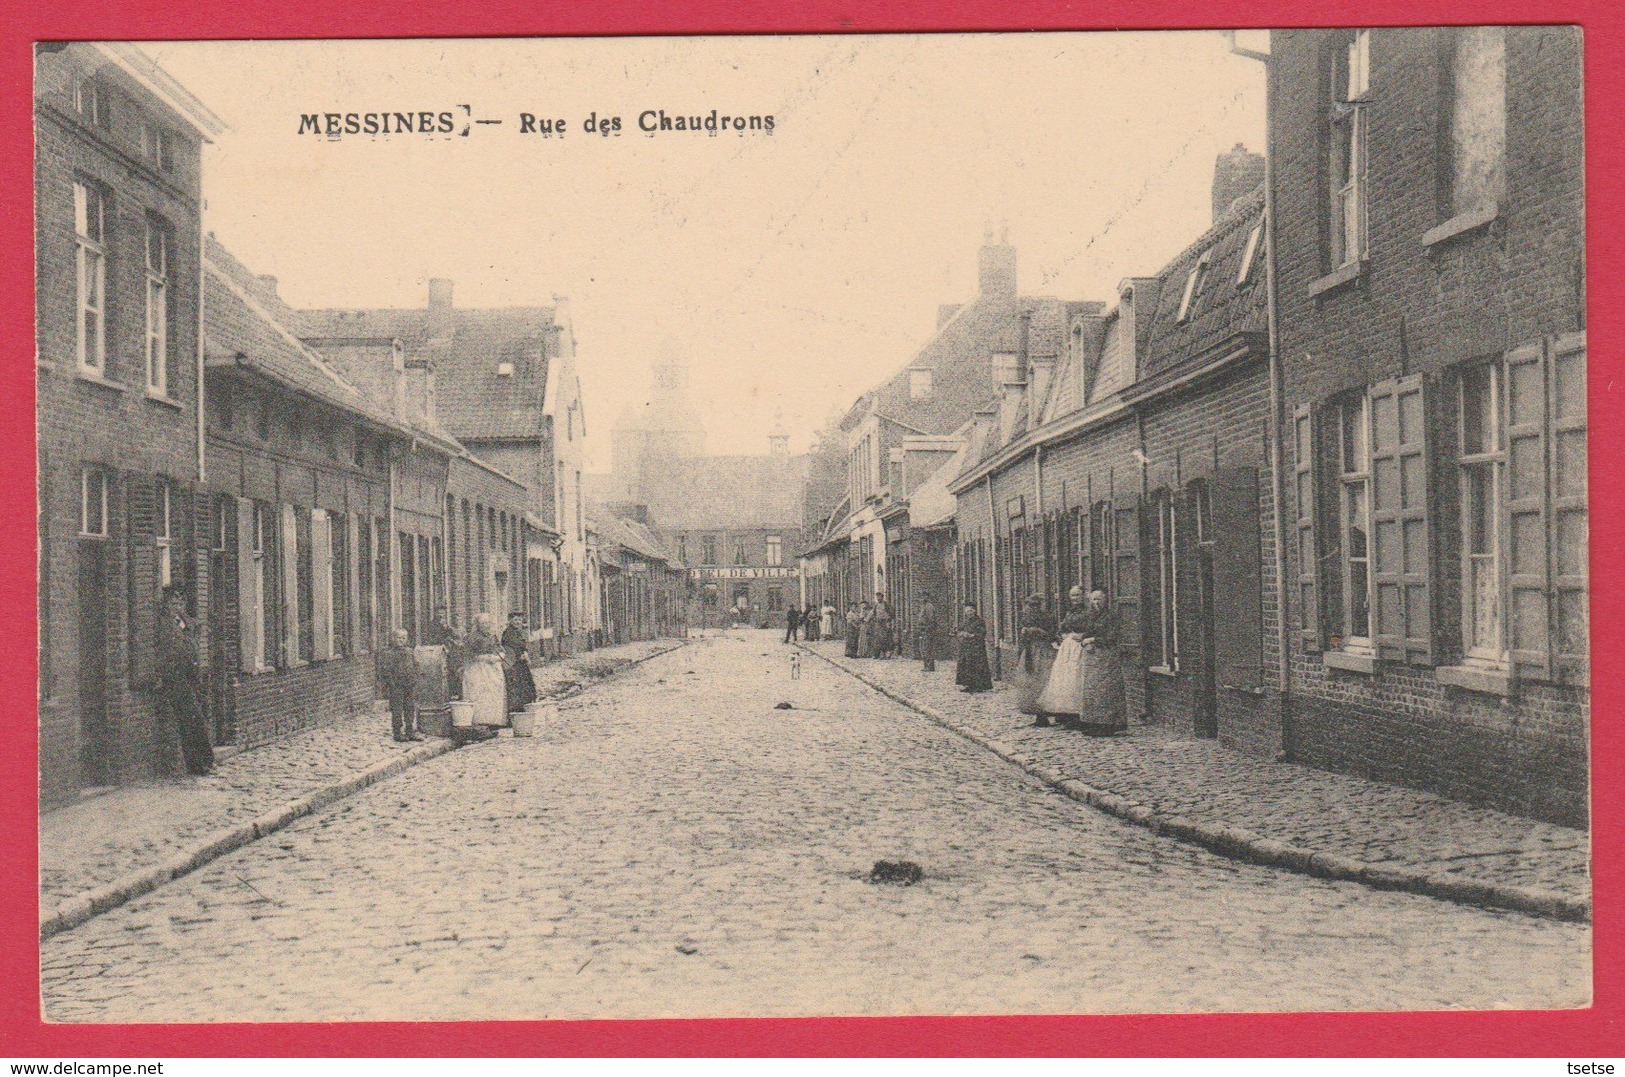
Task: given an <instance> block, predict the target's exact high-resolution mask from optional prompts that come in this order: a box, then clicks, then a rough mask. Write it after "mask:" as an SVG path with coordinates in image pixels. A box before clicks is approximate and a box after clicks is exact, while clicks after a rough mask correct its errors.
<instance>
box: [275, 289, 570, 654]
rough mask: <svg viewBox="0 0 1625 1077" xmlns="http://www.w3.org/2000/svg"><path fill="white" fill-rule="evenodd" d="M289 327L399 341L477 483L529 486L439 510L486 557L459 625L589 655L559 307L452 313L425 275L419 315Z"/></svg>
mask: <svg viewBox="0 0 1625 1077" xmlns="http://www.w3.org/2000/svg"><path fill="white" fill-rule="evenodd" d="M295 319H296V322H297V325H298V327H299V328H298V332H299V334H300V336H301V337H302V338H304V339H305V340H306V341H307V342H308V343H310V344H311V345H312V346H313V347H315V348H316V349H317V350H318V351H323V352H324V353H325V352H327V351H332V350H334V349H337V348H343V347H346V346H349V345H353V344H359V345H364V344H365V342H367V341H391V342H392V341H399V342H400V345H401V361H402V363H403V364H404V366H405V367H406V368H407V369H408V370H423V371H426V372H428V375H429V377H428V378H427V382H426V384H429V385H431V386H432V387H433V389H432V392H433V400H434V405H433V406H434V409H435V415H436V420H437V422H438V423H439V424H441V425H443V426H444V429H445V430H446V431H447V432H449V434H450V435H451V436H452V437H454V438H455V439H456V440H457V442H458V443H460V444H461V445H462V446H464V447H465V448H466V449H467V450H468V452H469V453H470V454H472V456H473V457H474V458H475V460H477V461H478V462H479V464H480V465H481V466H483V467H484V468H485V470H486V471H487V473H488V475H487V478H484V479H480V480H479V481H480V482H482V483H487V484H488V483H489V480H490V476H491V475H495V476H498V477H500V479H501V480H504V481H506V480H511V481H512V482H515V483H518V484H519V485H520V486H522V487H523V488H524V489H525V490H526V492H527V493H526V499H525V501H524V502H523V503H522V504H521V505H515V506H510V507H508V508H504V507H503V506H502V505H501V504H499V503H498V492H497V490H495V489H491V490H488V491H487V494H488V495H489V496H486V497H483V499H482V495H480V494H478V493H474V494H472V495H470V496H464V495H463V494H462V493H461V492H458V491H455V490H454V491H451V492H450V493H449V494H448V496H450V497H451V498H452V502H450V503H448V504H447V505H445V506H440V507H437V508H436V509H435V510H434V513H433V515H434V516H437V517H438V516H441V515H444V514H446V513H448V512H449V513H450V517H451V518H452V519H453V520H455V521H456V523H457V527H456V530H457V531H458V532H460V538H461V540H462V548H463V549H466V550H475V551H480V550H483V551H485V554H484V556H483V557H480V556H475V557H473V558H471V559H470V560H468V561H467V562H465V563H463V565H462V568H463V576H464V578H465V591H466V592H467V593H468V595H469V596H470V597H469V598H467V599H466V600H463V601H459V600H457V599H456V596H454V605H455V606H456V609H455V610H454V611H453V614H454V616H456V617H457V618H458V619H459V621H465V620H466V619H468V618H469V617H470V616H471V615H472V613H474V612H478V611H479V610H481V609H491V610H493V611H495V612H498V613H499V614H500V613H501V612H502V611H503V609H504V608H506V609H513V610H521V611H523V612H525V613H526V615H527V620H528V622H529V624H530V625H531V627H532V629H533V630H534V631H535V632H536V634H537V637H538V645H539V647H540V649H542V650H544V651H546V652H547V653H550V654H557V653H561V652H569V651H573V650H580V649H585V648H588V647H590V646H591V645H592V640H593V638H594V633H595V632H596V631H597V629H598V628H599V619H598V618H599V609H598V595H599V585H598V579H597V576H596V573H595V570H594V567H593V564H594V562H593V561H592V559H590V558H589V557H588V552H587V530H586V514H585V502H584V491H583V476H582V469H583V463H582V460H583V457H582V449H583V443H584V441H585V438H586V418H585V412H584V409H583V407H582V402H581V385H580V381H579V379H578V378H577V376H576V371H575V340H574V335H573V332H572V329H571V325H570V318H569V304H568V301H567V300H565V299H563V298H561V297H557V296H555V297H554V302H553V305H552V306H539V307H508V308H495V309H481V310H474V309H467V308H460V307H457V306H455V305H454V304H453V300H452V282H451V281H447V280H432V281H430V282H429V295H428V302H427V305H426V306H425V307H423V308H418V309H378V310H344V309H330V310H301V311H298V312H297V313H296V315H295ZM460 473H461V474H465V475H467V476H468V477H469V478H470V479H471V480H473V479H474V475H473V473H472V472H469V471H468V470H467V469H460ZM498 485H499V486H500V485H503V483H502V482H499V483H498ZM482 509H483V512H481V511H477V510H482ZM449 539H450V536H449V537H448V541H449ZM431 542H432V538H431ZM453 552H454V556H455V551H453ZM470 588H471V589H470ZM474 596H478V597H474Z"/></svg>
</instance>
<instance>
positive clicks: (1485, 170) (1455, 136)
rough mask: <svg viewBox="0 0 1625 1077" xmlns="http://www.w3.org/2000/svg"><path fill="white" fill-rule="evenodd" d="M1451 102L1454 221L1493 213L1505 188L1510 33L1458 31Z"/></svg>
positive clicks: (1482, 28) (1480, 28)
mask: <svg viewBox="0 0 1625 1077" xmlns="http://www.w3.org/2000/svg"><path fill="white" fill-rule="evenodd" d="M1453 44H1454V55H1453V56H1452V60H1451V67H1450V71H1451V102H1450V161H1449V163H1450V174H1449V183H1450V190H1449V195H1450V199H1449V202H1450V204H1449V206H1448V207H1447V209H1448V211H1449V215H1450V216H1455V215H1456V214H1460V213H1470V212H1472V211H1474V210H1489V209H1491V208H1493V207H1494V206H1496V205H1497V204H1498V203H1499V202H1500V201H1501V198H1502V197H1503V194H1504V191H1505V185H1506V138H1507V133H1506V80H1507V68H1506V28H1505V27H1502V26H1462V27H1458V28H1456V30H1455V31H1454V43H1453Z"/></svg>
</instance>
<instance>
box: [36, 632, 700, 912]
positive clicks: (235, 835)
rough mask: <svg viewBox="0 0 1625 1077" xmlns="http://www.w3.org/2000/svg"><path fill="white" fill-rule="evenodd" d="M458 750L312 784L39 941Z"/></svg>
mask: <svg viewBox="0 0 1625 1077" xmlns="http://www.w3.org/2000/svg"><path fill="white" fill-rule="evenodd" d="M687 643H688V640H683V641H681V642H679V643H677V644H676V645H675V646H671V647H666V648H664V649H662V650H659V651H656V652H654V653H653V654H649V655H645V656H643V657H642V658H636V659H632V660H630V661H628V662H627V663H626V664H625V665H623V666H618V667H617V668H616V669H615V671H614V673H611V674H610V676H614V675H615V673H619V672H621V671H622V670H625V669H630V668H631V667H633V666H638V665H642V664H643V663H644V662H647V661H649V660H651V659H654V658H659V657H660V656H661V655H663V654H670V653H671V652H672V651H675V650H678V649H679V648H681V647H684V646H686V645H687ZM608 679H609V678H608V677H605V678H601V679H600V680H597V681H594V682H592V684H599V683H602V681H604V680H608ZM592 684H586V685H582V684H578V685H576V686H575V687H573V688H571V689H569V690H567V691H565V692H561V693H559V694H558V695H556V696H549V697H547V698H549V699H569V698H571V697H572V696H576V695H580V694H581V693H582V692H584V691H585V690H586V689H587V688H590V687H592ZM454 750H455V745H453V744H452V742H451V741H449V740H437V741H434V742H432V743H429V744H424V745H422V746H421V747H417V748H413V749H411V750H409V751H405V752H402V753H401V754H400V755H398V756H395V757H394V758H393V759H386V760H383V761H382V762H380V763H375V764H374V765H372V766H370V767H368V768H367V769H365V770H360V771H357V772H356V773H354V774H351V775H350V776H349V777H346V778H341V779H339V780H338V781H336V782H334V783H332V784H331V785H326V786H323V787H322V788H320V789H316V790H313V791H312V792H310V793H307V794H305V795H304V796H302V797H299V798H298V799H296V800H290V801H288V802H287V803H286V804H283V805H282V806H281V807H278V808H272V809H271V810H270V811H267V812H265V813H264V814H262V815H260V816H258V817H257V818H254V819H251V820H249V821H248V822H246V823H239V824H238V825H236V826H231V827H226V828H225V829H223V830H217V831H215V832H214V833H213V834H210V835H209V836H208V837H206V838H204V839H203V840H202V841H201V842H199V843H198V844H197V845H195V846H193V847H192V848H191V849H189V850H184V851H182V852H179V853H176V854H174V855H172V856H171V857H169V859H167V860H165V861H164V862H163V863H162V864H159V865H158V866H156V867H151V868H142V869H141V870H139V871H135V872H131V873H130V874H128V875H126V876H124V877H123V878H122V879H115V880H114V881H113V882H111V883H108V884H106V885H105V886H100V887H97V888H95V889H93V890H87V891H85V892H84V893H82V894H78V895H76V896H74V897H71V898H68V899H67V900H66V901H63V902H61V903H59V904H58V905H57V906H56V907H55V908H54V909H52V910H51V913H50V915H48V916H42V917H41V918H40V925H39V937H40V941H41V942H44V941H45V940H46V939H49V938H50V937H51V936H53V935H59V934H61V933H62V932H64V931H67V930H69V929H70V928H75V927H78V926H79V925H80V924H82V923H84V922H85V921H87V920H90V919H92V918H94V917H97V916H100V915H101V914H102V913H104V912H109V911H111V910H113V909H116V908H118V907H119V906H120V905H124V904H126V903H128V902H130V901H133V900H134V899H136V898H138V897H140V896H141V895H143V894H148V893H151V892H152V891H154V890H156V889H158V888H159V887H160V886H163V885H164V884H166V883H168V882H171V881H173V880H175V879H179V878H180V877H181V876H183V875H189V874H191V873H192V872H194V871H196V870H198V869H199V868H201V867H203V866H204V865H206V864H209V863H211V862H213V861H215V860H218V859H220V858H221V857H222V856H225V855H226V854H227V853H231V852H235V851H236V850H238V849H241V848H242V847H243V846H245V845H250V844H252V843H253V842H256V841H258V840H259V839H260V838H263V837H266V836H267V835H270V834H274V833H276V832H277V831H278V830H281V829H282V828H283V827H285V826H287V825H289V824H290V823H292V822H294V821H295V820H297V819H301V818H303V817H305V816H307V815H313V814H315V813H316V812H318V811H321V810H322V809H323V808H325V807H327V806H328V805H329V804H333V803H335V802H337V801H340V800H343V799H345V798H346V797H349V796H353V795H355V794H356V793H359V792H360V791H361V790H363V789H365V788H367V787H368V786H371V785H377V784H378V783H379V782H382V781H386V780H388V779H390V778H393V777H395V776H396V775H397V774H401V773H404V772H405V771H407V770H410V769H411V768H412V767H415V766H417V765H418V764H420V763H427V762H428V761H429V760H431V759H435V758H438V757H439V756H442V755H446V754H447V753H449V752H452V751H454Z"/></svg>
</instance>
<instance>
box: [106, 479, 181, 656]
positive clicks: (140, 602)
mask: <svg viewBox="0 0 1625 1077" xmlns="http://www.w3.org/2000/svg"><path fill="white" fill-rule="evenodd" d="M119 478H120V480H121V481H120V482H119V486H120V487H122V488H123V492H124V541H125V551H126V556H125V592H126V596H125V597H126V601H125V630H126V632H127V637H126V638H127V640H128V643H127V644H126V646H127V648H128V650H127V652H126V656H127V662H128V666H129V668H128V670H127V672H128V674H129V679H130V684H131V686H132V687H147V686H150V685H152V684H153V683H154V678H155V677H156V675H157V671H158V662H157V646H158V640H157V634H158V617H159V614H160V612H161V610H162V606H163V596H162V594H161V593H160V589H159V586H158V549H157V544H156V543H157V505H158V497H159V494H158V484H159V483H162V482H163V481H164V480H163V479H161V478H160V479H156V480H154V479H153V478H152V476H149V475H140V474H137V473H136V472H133V471H126V472H123V473H121V474H120V475H119ZM171 518H172V519H173V517H171Z"/></svg>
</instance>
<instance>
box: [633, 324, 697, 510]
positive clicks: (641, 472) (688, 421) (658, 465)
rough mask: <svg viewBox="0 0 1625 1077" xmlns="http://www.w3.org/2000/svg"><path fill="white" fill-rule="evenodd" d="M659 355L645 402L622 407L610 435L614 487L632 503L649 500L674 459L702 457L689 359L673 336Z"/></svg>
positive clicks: (673, 462) (675, 460)
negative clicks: (691, 393)
mask: <svg viewBox="0 0 1625 1077" xmlns="http://www.w3.org/2000/svg"><path fill="white" fill-rule="evenodd" d="M660 353H661V354H660V358H659V359H658V360H657V361H656V362H655V363H653V364H652V366H651V371H650V373H651V381H650V391H649V395H648V397H647V399H646V402H645V403H644V404H643V405H642V406H641V407H638V408H627V409H625V410H623V411H622V412H621V414H620V415H619V416H618V417H617V418H616V423H615V429H614V431H613V432H612V434H611V443H610V468H611V470H612V471H613V473H614V476H615V486H616V488H617V490H618V492H619V494H620V496H621V497H623V498H624V499H625V500H627V501H629V502H632V503H634V504H645V505H646V504H648V503H649V502H650V500H651V498H652V496H653V494H654V492H655V491H656V490H657V489H658V488H659V486H660V485H661V483H662V479H663V477H665V476H669V475H670V474H671V469H672V467H673V465H674V464H675V463H676V462H677V461H680V460H690V459H693V458H695V457H698V456H703V455H705V426H704V424H702V423H701V422H700V416H699V412H698V411H697V410H695V408H694V405H693V404H692V403H691V402H690V400H689V395H688V361H687V359H686V358H685V357H684V356H683V353H682V350H681V349H680V347H679V346H678V345H677V343H676V342H675V341H673V340H669V339H668V340H667V341H666V342H665V343H663V344H662V345H661V349H660Z"/></svg>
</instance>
